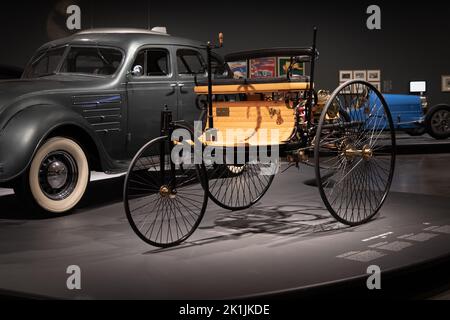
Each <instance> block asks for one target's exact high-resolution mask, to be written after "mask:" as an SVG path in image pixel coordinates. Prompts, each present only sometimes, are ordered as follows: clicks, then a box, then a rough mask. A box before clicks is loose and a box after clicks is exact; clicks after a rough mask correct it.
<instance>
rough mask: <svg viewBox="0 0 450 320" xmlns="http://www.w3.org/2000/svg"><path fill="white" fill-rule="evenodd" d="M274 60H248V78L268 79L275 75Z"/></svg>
mask: <svg viewBox="0 0 450 320" xmlns="http://www.w3.org/2000/svg"><path fill="white" fill-rule="evenodd" d="M276 65H277V63H276V59H275V58H259V59H252V60H250V78H270V77H275V76H276V73H277V68H276Z"/></svg>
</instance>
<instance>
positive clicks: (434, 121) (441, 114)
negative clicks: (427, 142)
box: [431, 110, 450, 134]
mask: <svg viewBox="0 0 450 320" xmlns="http://www.w3.org/2000/svg"><path fill="white" fill-rule="evenodd" d="M449 126H450V112H448V111H447V110H439V111H437V112H436V113H435V114H434V115H433V117H432V118H431V127H432V128H433V131H434V132H436V133H439V134H445V133H449V131H450V130H449Z"/></svg>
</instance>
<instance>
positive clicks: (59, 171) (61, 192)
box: [38, 151, 78, 201]
mask: <svg viewBox="0 0 450 320" xmlns="http://www.w3.org/2000/svg"><path fill="white" fill-rule="evenodd" d="M38 179H39V186H40V187H41V190H42V192H43V193H44V194H45V195H46V196H47V197H48V198H49V199H52V200H57V201H59V200H64V199H66V198H67V197H69V196H70V195H71V194H72V192H73V190H74V189H75V187H76V185H77V182H78V167H77V164H76V162H75V159H74V158H73V157H72V155H71V154H69V153H67V152H65V151H54V152H51V153H49V154H48V155H47V156H46V157H45V158H44V159H43V160H42V162H41V166H40V168H39V177H38Z"/></svg>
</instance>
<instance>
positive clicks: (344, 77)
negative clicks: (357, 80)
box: [339, 70, 353, 82]
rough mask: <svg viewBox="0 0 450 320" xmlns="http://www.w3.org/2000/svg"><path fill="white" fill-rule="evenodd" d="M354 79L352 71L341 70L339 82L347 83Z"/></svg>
mask: <svg viewBox="0 0 450 320" xmlns="http://www.w3.org/2000/svg"><path fill="white" fill-rule="evenodd" d="M352 79H353V71H352V70H340V71H339V82H346V81H349V80H352Z"/></svg>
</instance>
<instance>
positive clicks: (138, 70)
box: [131, 64, 144, 77]
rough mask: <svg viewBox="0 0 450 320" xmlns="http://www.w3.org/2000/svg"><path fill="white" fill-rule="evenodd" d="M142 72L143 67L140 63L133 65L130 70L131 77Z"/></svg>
mask: <svg viewBox="0 0 450 320" xmlns="http://www.w3.org/2000/svg"><path fill="white" fill-rule="evenodd" d="M143 74H144V68H142V66H141V65H139V64H138V65H135V66H134V67H133V70H132V71H131V75H132V76H133V77H141V76H142V75H143Z"/></svg>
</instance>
